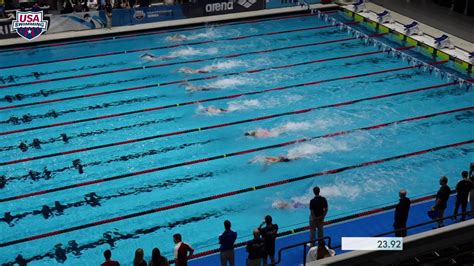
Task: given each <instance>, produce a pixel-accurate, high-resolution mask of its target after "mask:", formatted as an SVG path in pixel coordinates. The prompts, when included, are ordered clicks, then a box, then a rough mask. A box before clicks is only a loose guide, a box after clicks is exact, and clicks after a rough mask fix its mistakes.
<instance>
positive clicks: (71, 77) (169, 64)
mask: <svg viewBox="0 0 474 266" xmlns="http://www.w3.org/2000/svg"><path fill="white" fill-rule="evenodd" d="M324 27H325V28H327V27H336V26H331V25H330V26H324ZM208 42H210V41H208ZM413 47H415V46H413ZM283 48H286V47H283ZM280 50H285V49H280ZM268 51H270V52H274V51H278V48H276V49H271V50H265V52H268ZM255 53H256V52H250V53H240V54H233V55H227V56H217V57H212V58H205V59H196V60H189V61H182V62H174V63H161V64H155V65H148V66H138V67H129V68H122V69H115V70H107V71H102V72H95V73H87V74H80V75H72V76H65V77H59V78H52V79H43V80H36V81H29V82H22V83H15V84H10V85H2V86H0V89H8V88H14V87H18V86H27V85H35V84H41V83H50V82H55V81H61V80H72V79H80V78H84V77H92V76H101V75H106V74H114V73H123V72H129V71H136V70H143V69H152V68H158V67H165V66H172V65H180V64H189V63H197V62H205V61H210V60H216V59H222V58H230V57H239V56H244V55H248V54H255Z"/></svg>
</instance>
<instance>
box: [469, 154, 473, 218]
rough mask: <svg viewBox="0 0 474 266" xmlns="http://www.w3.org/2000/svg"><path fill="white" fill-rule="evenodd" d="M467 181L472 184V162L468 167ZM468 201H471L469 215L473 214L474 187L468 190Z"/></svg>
mask: <svg viewBox="0 0 474 266" xmlns="http://www.w3.org/2000/svg"><path fill="white" fill-rule="evenodd" d="M469 181H471V183H473V184H474V163H471V165H470V167H469ZM469 201H470V202H471V216H474V189H471V191H469Z"/></svg>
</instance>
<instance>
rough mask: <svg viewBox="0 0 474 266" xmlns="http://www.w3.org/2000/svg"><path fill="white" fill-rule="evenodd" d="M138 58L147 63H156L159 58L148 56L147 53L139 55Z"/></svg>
mask: <svg viewBox="0 0 474 266" xmlns="http://www.w3.org/2000/svg"><path fill="white" fill-rule="evenodd" d="M140 58H141V59H143V60H147V61H156V60H159V59H160V58H159V57H157V56H154V55H152V54H148V53H147V54H142V55H140Z"/></svg>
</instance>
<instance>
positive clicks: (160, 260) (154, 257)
mask: <svg viewBox="0 0 474 266" xmlns="http://www.w3.org/2000/svg"><path fill="white" fill-rule="evenodd" d="M148 265H149V266H169V265H170V264H169V263H168V260H167V259H166V258H165V257H163V256H161V252H160V250H159V249H158V248H154V249H153V251H152V252H151V260H150V263H148Z"/></svg>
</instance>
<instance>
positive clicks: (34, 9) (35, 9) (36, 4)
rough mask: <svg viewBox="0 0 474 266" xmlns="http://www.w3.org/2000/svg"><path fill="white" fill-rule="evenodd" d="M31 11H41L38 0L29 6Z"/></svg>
mask: <svg viewBox="0 0 474 266" xmlns="http://www.w3.org/2000/svg"><path fill="white" fill-rule="evenodd" d="M31 11H33V12H39V11H41V7H40V6H39V5H38V2H36V3H35V4H34V5H33V7H32V8H31Z"/></svg>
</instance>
